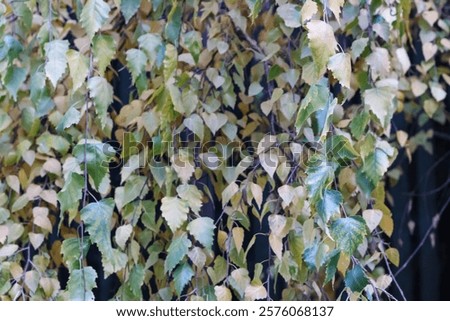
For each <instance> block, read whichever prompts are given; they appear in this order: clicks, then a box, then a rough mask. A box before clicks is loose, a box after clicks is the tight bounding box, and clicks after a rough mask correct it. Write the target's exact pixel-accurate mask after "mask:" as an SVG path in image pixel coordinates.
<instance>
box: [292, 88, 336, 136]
mask: <svg viewBox="0 0 450 321" xmlns="http://www.w3.org/2000/svg"><path fill="white" fill-rule="evenodd" d="M329 105H330V90H329V88H328V86H322V85H321V84H320V85H312V86H311V87H310V88H309V90H308V93H307V94H306V96H305V97H304V98H303V99H302V102H301V104H300V109H299V111H298V114H297V120H296V121H295V128H296V129H297V133H299V132H300V130H301V129H302V128H303V126H304V125H305V123H306V121H307V120H308V119H310V117H311V115H312V114H313V113H314V112H316V111H317V110H321V109H322V110H328V108H327V107H328V106H329ZM327 114H328V112H327Z"/></svg>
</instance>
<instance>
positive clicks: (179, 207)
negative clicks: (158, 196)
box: [161, 196, 189, 232]
mask: <svg viewBox="0 0 450 321" xmlns="http://www.w3.org/2000/svg"><path fill="white" fill-rule="evenodd" d="M188 212H189V208H188V203H187V202H186V201H185V200H181V199H179V198H178V197H171V196H164V197H163V199H162V200H161V213H162V216H163V217H164V219H165V220H166V221H167V224H168V225H169V227H170V229H171V230H172V232H175V231H176V230H177V229H178V228H179V227H180V226H181V225H182V224H183V223H184V222H186V220H187V214H188Z"/></svg>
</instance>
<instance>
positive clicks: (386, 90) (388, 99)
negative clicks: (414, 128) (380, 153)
mask: <svg viewBox="0 0 450 321" xmlns="http://www.w3.org/2000/svg"><path fill="white" fill-rule="evenodd" d="M395 96H396V92H395V90H393V89H392V88H390V87H380V88H372V89H367V90H366V91H365V92H364V105H365V107H366V109H368V110H370V111H372V113H373V114H374V115H375V116H376V117H377V119H378V121H379V122H380V124H381V126H383V128H384V129H386V128H387V127H388V126H389V124H390V122H391V119H392V115H393V114H394V111H395V108H396V107H395V104H394V98H395Z"/></svg>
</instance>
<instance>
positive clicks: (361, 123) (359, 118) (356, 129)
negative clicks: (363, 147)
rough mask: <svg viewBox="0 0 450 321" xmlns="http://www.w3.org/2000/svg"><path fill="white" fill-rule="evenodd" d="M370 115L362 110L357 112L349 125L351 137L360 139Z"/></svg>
mask: <svg viewBox="0 0 450 321" xmlns="http://www.w3.org/2000/svg"><path fill="white" fill-rule="evenodd" d="M369 120H370V115H369V113H368V112H367V111H365V110H363V111H361V112H358V113H357V114H356V115H355V117H353V119H352V122H351V123H350V130H351V132H352V135H353V137H355V138H356V139H360V138H361V136H362V134H363V133H364V132H365V130H366V127H367V124H368V123H369Z"/></svg>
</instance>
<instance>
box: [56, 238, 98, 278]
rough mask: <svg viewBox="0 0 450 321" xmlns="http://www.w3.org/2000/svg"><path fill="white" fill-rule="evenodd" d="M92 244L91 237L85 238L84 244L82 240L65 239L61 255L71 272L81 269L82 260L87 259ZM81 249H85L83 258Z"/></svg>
mask: <svg viewBox="0 0 450 321" xmlns="http://www.w3.org/2000/svg"><path fill="white" fill-rule="evenodd" d="M90 245H91V243H90V240H89V236H85V237H83V243H81V238H75V237H73V238H69V239H65V240H64V241H63V242H62V245H61V254H62V255H63V259H64V263H66V265H67V268H68V269H69V271H72V270H77V269H80V268H81V266H80V263H82V262H80V259H81V258H82V257H86V255H87V252H88V250H89V247H90ZM81 248H83V256H82V255H81Z"/></svg>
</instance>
